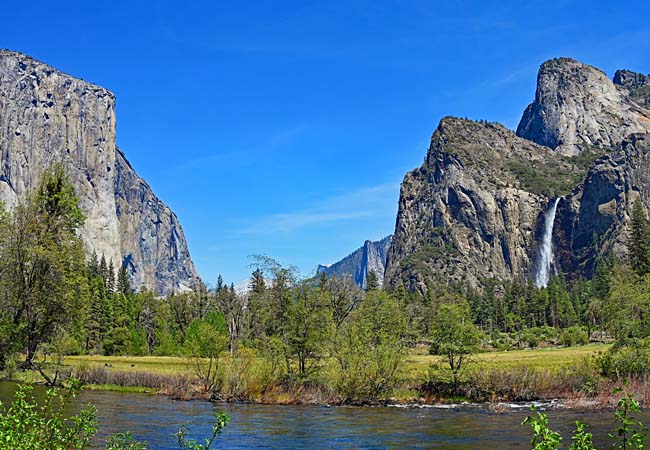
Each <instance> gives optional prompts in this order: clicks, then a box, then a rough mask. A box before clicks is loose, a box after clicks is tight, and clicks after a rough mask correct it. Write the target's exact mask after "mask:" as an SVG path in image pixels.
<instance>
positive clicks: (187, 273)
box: [0, 50, 200, 294]
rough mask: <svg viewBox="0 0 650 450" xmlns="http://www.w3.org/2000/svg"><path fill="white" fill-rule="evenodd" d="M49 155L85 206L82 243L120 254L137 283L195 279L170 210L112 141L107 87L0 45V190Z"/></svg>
mask: <svg viewBox="0 0 650 450" xmlns="http://www.w3.org/2000/svg"><path fill="white" fill-rule="evenodd" d="M55 162H62V163H63V164H64V166H65V168H66V170H67V172H68V175H69V176H70V179H71V181H72V182H73V184H74V185H75V188H76V192H77V195H78V196H79V199H80V204H81V207H82V208H83V210H84V212H85V214H86V216H87V219H86V223H85V224H84V227H83V229H82V230H81V237H82V239H83V241H84V243H85V245H86V247H87V248H88V250H89V251H92V250H94V251H96V252H97V254H98V255H100V256H101V255H102V254H103V255H104V256H105V257H106V260H107V261H108V260H113V262H114V263H115V265H116V266H118V265H119V264H121V263H124V264H126V265H127V268H128V269H129V273H130V275H131V280H132V283H133V287H134V288H135V289H139V288H141V287H146V288H148V289H151V290H154V291H155V292H156V293H158V294H168V293H170V292H171V291H174V290H175V291H179V290H186V289H191V288H193V287H195V286H196V285H197V284H198V283H199V282H200V278H199V276H198V275H197V273H196V270H195V268H194V264H193V262H192V260H191V258H190V255H189V251H188V248H187V243H186V241H185V237H184V235H183V231H182V229H181V226H180V224H179V222H178V219H177V218H176V215H175V214H174V213H173V212H172V211H171V210H170V209H169V207H167V206H166V205H165V204H164V203H162V202H161V201H160V200H159V199H158V198H157V197H156V196H155V195H154V194H153V192H152V191H151V189H150V188H149V186H148V185H147V183H146V182H145V181H144V180H143V179H142V178H140V177H139V176H138V175H137V173H135V171H134V170H133V168H132V167H131V166H130V165H129V163H128V161H127V160H126V158H125V157H124V154H123V153H122V152H121V151H120V150H119V149H118V148H117V147H116V145H115V96H114V95H113V94H112V93H111V92H109V91H108V90H106V89H104V88H102V87H99V86H96V85H94V84H91V83H88V82H85V81H82V80H79V79H76V78H73V77H71V76H69V75H66V74H64V73H62V72H60V71H58V70H56V69H54V68H52V67H50V66H47V65H45V64H43V63H41V62H39V61H36V60H34V59H32V58H30V57H28V56H26V55H23V54H21V53H18V52H13V51H8V50H0V200H2V201H4V202H5V203H6V204H7V205H9V206H12V205H14V204H15V203H16V201H17V199H18V198H19V197H21V196H24V195H26V194H27V193H28V192H29V191H30V190H31V189H32V188H33V187H34V185H35V183H37V182H38V180H39V179H40V177H41V174H42V173H43V170H44V169H45V168H47V167H48V166H50V165H51V164H53V163H55Z"/></svg>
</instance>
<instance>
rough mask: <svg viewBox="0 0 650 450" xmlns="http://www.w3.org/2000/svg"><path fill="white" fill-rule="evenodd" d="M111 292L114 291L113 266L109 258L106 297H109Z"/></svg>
mask: <svg viewBox="0 0 650 450" xmlns="http://www.w3.org/2000/svg"><path fill="white" fill-rule="evenodd" d="M113 291H115V266H114V265H113V259H112V258H111V261H110V263H109V264H108V270H107V272H106V292H108V295H111V294H112V293H113Z"/></svg>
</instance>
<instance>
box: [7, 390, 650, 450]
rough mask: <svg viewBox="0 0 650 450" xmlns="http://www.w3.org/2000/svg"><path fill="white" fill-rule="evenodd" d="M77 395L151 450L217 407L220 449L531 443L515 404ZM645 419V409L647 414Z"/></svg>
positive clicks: (606, 424) (195, 431)
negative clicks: (241, 401)
mask: <svg viewBox="0 0 650 450" xmlns="http://www.w3.org/2000/svg"><path fill="white" fill-rule="evenodd" d="M14 391H15V385H13V384H10V383H0V400H1V401H2V402H3V403H6V401H7V400H9V399H10V398H11V395H12V393H13V392H14ZM79 401H80V402H81V403H87V402H91V403H93V404H94V405H95V406H97V409H98V413H99V421H100V433H99V434H98V436H97V440H96V445H97V448H103V441H104V439H105V438H106V436H108V435H110V434H114V433H118V432H123V431H127V430H128V431H131V433H132V434H133V435H134V436H135V437H136V438H138V439H144V440H146V441H148V443H149V445H150V448H153V449H174V448H176V447H175V446H174V442H175V440H174V437H173V436H174V433H175V432H176V431H177V430H178V428H179V427H180V426H181V425H187V426H188V427H189V429H190V435H191V437H195V438H197V439H201V440H202V439H203V438H204V437H205V436H207V435H208V434H209V433H210V429H211V417H213V415H214V414H215V412H216V411H218V410H220V409H222V410H224V411H225V412H226V413H228V414H229V415H230V416H231V417H232V423H231V424H230V425H229V426H228V427H227V428H226V430H225V432H224V434H223V435H222V436H221V437H220V438H219V442H218V444H219V445H218V448H220V449H243V448H283V449H304V448H316V449H318V448H362V449H382V448H442V449H472V448H477V449H482V450H487V449H508V448H520V449H521V448H530V446H529V445H527V444H528V440H529V439H530V429H529V427H528V426H521V425H520V423H521V421H522V420H523V419H524V417H526V415H527V414H528V413H529V411H526V410H513V411H510V412H508V413H506V414H494V413H490V412H489V411H486V410H485V409H482V408H457V409H439V408H422V409H421V408H353V407H338V408H326V407H320V406H271V405H234V404H223V405H220V404H217V405H214V404H211V403H207V402H199V401H191V402H187V401H174V400H169V399H167V398H165V397H159V396H150V395H144V394H121V393H114V392H93V391H87V392H82V393H81V395H80V397H79ZM549 417H550V422H551V425H552V427H554V428H556V429H559V430H560V431H562V433H563V435H564V436H568V435H569V433H570V430H571V429H572V428H573V423H574V422H575V421H576V420H580V421H582V422H586V423H588V424H590V425H591V426H592V430H591V431H592V432H593V433H594V437H595V439H594V440H595V443H596V444H597V447H599V448H606V447H609V445H607V443H608V438H607V433H608V432H609V431H611V430H612V429H613V428H614V422H613V420H612V414H611V412H609V411H605V412H594V411H591V412H583V411H570V410H553V411H549ZM643 419H644V420H645V421H646V423H649V422H650V415H648V414H647V413H646V414H644V417H643Z"/></svg>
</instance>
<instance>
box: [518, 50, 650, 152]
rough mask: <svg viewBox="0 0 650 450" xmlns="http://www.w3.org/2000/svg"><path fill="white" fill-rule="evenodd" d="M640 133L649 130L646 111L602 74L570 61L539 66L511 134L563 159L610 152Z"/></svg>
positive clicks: (648, 115) (557, 60) (558, 59)
mask: <svg viewBox="0 0 650 450" xmlns="http://www.w3.org/2000/svg"><path fill="white" fill-rule="evenodd" d="M643 132H650V110H647V109H642V108H640V107H639V105H638V104H637V102H636V101H635V100H634V99H633V98H631V97H630V95H629V92H628V91H627V90H626V89H623V88H622V87H621V86H619V85H617V84H614V82H613V81H612V80H610V79H609V78H608V77H607V75H606V74H605V73H604V72H603V71H602V70H600V69H597V68H595V67H593V66H590V65H588V64H584V63H581V62H579V61H576V60H574V59H571V58H556V59H552V60H549V61H546V62H545V63H543V64H542V65H541V66H540V69H539V73H538V75H537V89H536V92H535V100H534V101H533V103H531V104H530V105H529V106H528V107H527V108H526V110H525V111H524V114H523V116H522V118H521V121H520V122H519V126H518V127H517V135H519V136H521V137H523V138H526V139H529V140H531V141H534V142H536V143H538V144H540V145H544V146H547V147H550V148H552V149H554V150H555V151H556V152H558V153H561V154H564V155H578V154H580V153H583V152H585V151H592V150H594V149H610V148H613V147H615V146H616V145H618V144H620V143H621V142H622V141H623V139H624V138H625V137H626V136H628V135H630V134H631V133H643Z"/></svg>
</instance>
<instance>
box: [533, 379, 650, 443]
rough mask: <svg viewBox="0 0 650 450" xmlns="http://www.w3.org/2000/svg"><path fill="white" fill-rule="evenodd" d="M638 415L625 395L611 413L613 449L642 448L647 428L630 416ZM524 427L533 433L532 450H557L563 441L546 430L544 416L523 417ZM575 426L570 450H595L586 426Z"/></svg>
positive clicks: (580, 423)
mask: <svg viewBox="0 0 650 450" xmlns="http://www.w3.org/2000/svg"><path fill="white" fill-rule="evenodd" d="M619 392H622V389H620V388H618V389H616V390H615V391H614V393H615V394H616V393H619ZM533 410H534V408H533ZM640 411H641V407H640V405H639V402H637V401H636V400H635V399H634V397H632V395H630V394H628V393H625V395H624V396H623V398H621V399H620V400H619V401H618V404H617V406H616V411H615V412H614V416H615V417H616V420H617V422H618V427H617V428H616V431H615V433H610V434H609V437H610V439H611V440H612V445H611V448H612V449H624V450H627V449H629V450H633V449H643V448H645V442H646V441H647V440H648V438H649V435H648V428H647V427H646V426H644V425H643V423H642V422H640V421H636V420H635V419H634V416H633V413H635V412H640ZM523 424H530V426H531V428H532V430H533V437H532V439H531V440H530V444H531V445H532V446H533V447H532V448H533V449H534V450H557V449H559V448H560V445H561V444H562V441H563V438H562V436H561V435H560V433H558V432H557V431H553V430H551V429H550V428H549V426H548V417H547V416H546V414H544V413H540V412H537V414H536V416H534V417H531V416H528V417H526V419H525V420H524V421H523V422H522V425H523ZM575 426H576V427H575V430H574V432H573V436H571V444H570V445H569V450H596V447H594V444H593V442H592V434H591V433H589V432H588V431H587V428H588V427H587V425H585V424H584V423H582V422H580V421H576V423H575Z"/></svg>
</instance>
